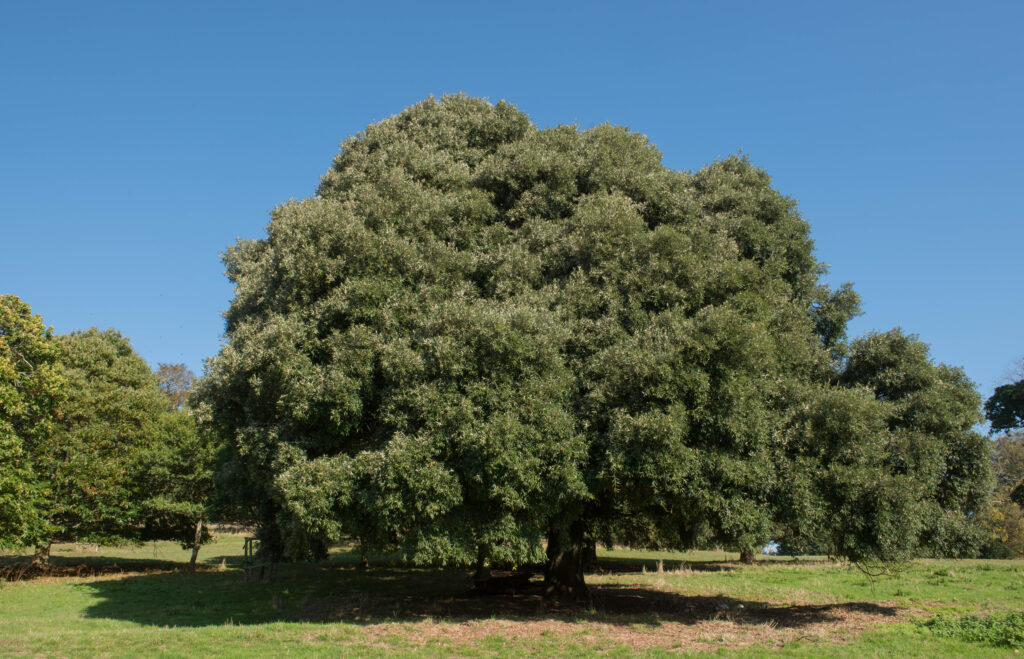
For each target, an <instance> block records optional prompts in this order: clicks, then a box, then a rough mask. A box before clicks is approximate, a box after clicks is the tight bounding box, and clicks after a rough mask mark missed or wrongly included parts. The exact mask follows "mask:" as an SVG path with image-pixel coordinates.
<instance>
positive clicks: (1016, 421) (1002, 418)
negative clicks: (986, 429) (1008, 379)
mask: <svg viewBox="0 0 1024 659" xmlns="http://www.w3.org/2000/svg"><path fill="white" fill-rule="evenodd" d="M985 416H986V417H987V418H988V420H989V422H990V423H991V424H992V432H1000V431H1003V430H1013V429H1014V428H1024V380H1018V381H1017V382H1013V383H1011V384H1004V385H1001V386H999V387H996V390H995V392H994V393H993V394H992V397H991V398H989V399H988V400H987V401H985Z"/></svg>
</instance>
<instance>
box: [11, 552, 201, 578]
mask: <svg viewBox="0 0 1024 659" xmlns="http://www.w3.org/2000/svg"><path fill="white" fill-rule="evenodd" d="M31 563H32V559H31V558H24V557H20V556H19V557H8V556H5V557H3V558H0V580H2V581H28V580H31V579H39V578H60V577H98V576H108V575H127V574H140V573H141V574H146V573H151V572H169V571H174V570H180V569H182V564H181V563H179V562H177V561H167V560H160V559H149V558H110V557H104V556H76V557H62V556H54V557H51V558H50V561H49V564H48V565H46V566H44V567H39V566H33V565H32V564H31Z"/></svg>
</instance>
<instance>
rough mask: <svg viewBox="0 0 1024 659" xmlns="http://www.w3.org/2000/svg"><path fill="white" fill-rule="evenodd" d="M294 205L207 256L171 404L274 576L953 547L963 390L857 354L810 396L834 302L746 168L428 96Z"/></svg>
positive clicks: (828, 345)
mask: <svg viewBox="0 0 1024 659" xmlns="http://www.w3.org/2000/svg"><path fill="white" fill-rule="evenodd" d="M318 192H319V194H318V195H317V196H316V197H314V198H311V199H306V200H302V201H296V202H291V203H288V204H286V205H284V206H281V207H279V208H277V209H275V210H274V211H273V213H272V218H271V222H270V224H269V225H268V227H267V238H266V239H264V240H256V241H239V242H238V243H237V244H236V245H235V246H233V247H231V248H230V249H229V250H228V251H227V253H226V254H225V263H226V266H227V273H228V276H229V278H230V279H231V281H232V282H233V283H234V286H235V299H234V301H233V302H232V304H231V307H230V309H229V310H228V312H227V314H226V319H227V338H228V342H227V344H226V345H225V346H224V348H223V349H222V351H221V353H220V354H219V355H218V356H217V357H216V358H214V359H213V360H211V362H210V363H209V364H208V369H207V373H208V375H207V377H206V378H204V380H203V382H202V383H201V384H200V386H199V389H198V391H197V400H198V401H200V405H199V409H200V410H201V414H202V416H203V418H204V420H205V421H206V423H207V424H208V427H209V428H210V429H211V430H212V431H214V432H216V433H217V435H218V436H219V437H220V439H221V440H222V441H223V442H224V443H225V446H226V456H227V460H226V462H225V464H224V467H223V469H222V472H221V485H222V489H223V490H224V491H226V492H230V493H232V495H233V496H234V497H235V503H236V504H237V505H239V506H241V507H244V508H245V509H246V510H248V511H249V513H250V514H251V516H252V518H253V519H254V520H256V521H257V522H258V524H259V526H260V534H261V538H262V540H263V546H264V547H265V548H267V550H268V551H270V552H271V554H273V555H275V556H282V555H288V556H292V557H301V556H323V555H324V552H325V551H326V548H327V546H328V545H329V544H330V543H331V542H333V541H335V540H337V539H338V538H339V537H340V536H341V535H342V534H350V535H352V536H353V537H355V538H357V539H358V541H359V542H360V543H361V544H362V545H363V546H364V547H365V548H367V549H371V550H379V551H387V550H402V551H405V552H407V553H408V555H409V556H410V557H412V558H413V559H415V560H417V561H421V562H440V563H467V562H471V561H473V560H474V559H475V558H476V557H477V556H478V553H482V554H483V555H485V556H487V557H489V558H491V559H493V560H501V561H513V562H516V561H518V562H521V561H527V560H536V559H537V558H538V557H539V556H540V555H541V544H542V543H543V541H544V540H545V539H547V540H548V541H549V542H556V541H557V542H563V541H566V542H571V543H574V544H579V543H581V542H592V541H594V540H602V541H605V542H622V543H628V544H631V545H634V546H648V547H662V546H664V547H676V548H686V547H693V546H697V545H701V544H705V543H720V544H725V545H732V546H747V547H749V546H757V545H758V544H760V543H763V542H764V541H766V540H768V539H769V538H771V537H779V535H780V534H783V535H785V536H786V538H787V540H790V541H792V542H798V541H799V540H800V538H801V537H806V538H822V537H828V538H830V540H831V541H832V542H833V544H834V546H835V550H836V552H837V553H840V554H843V555H846V556H850V557H851V558H855V559H858V560H859V559H867V558H882V559H896V558H901V557H905V556H907V555H909V554H912V553H919V552H920V551H922V550H923V548H924V547H927V546H928V545H935V546H937V547H938V549H936V550H935V551H939V552H941V553H949V552H953V553H955V552H957V551H959V550H960V549H961V548H962V546H964V545H966V544H969V542H970V539H969V538H967V537H966V536H964V535H963V534H961V535H960V536H957V535H956V534H955V533H953V531H951V530H950V529H951V528H954V527H955V528H959V526H958V525H960V524H961V522H962V521H963V518H965V517H966V516H969V515H970V513H971V510H972V509H973V506H975V505H976V504H977V503H978V501H979V496H980V497H982V498H983V491H984V487H982V488H981V490H982V494H979V492H978V490H977V488H976V482H975V481H976V480H977V479H979V478H981V479H983V478H984V477H985V475H986V473H985V471H984V465H987V454H986V453H985V452H984V448H985V447H984V444H983V443H979V441H978V438H976V437H975V436H974V435H971V434H969V433H968V432H966V430H965V428H964V427H963V423H965V422H968V426H967V428H969V425H970V424H973V423H974V421H975V420H976V418H977V407H978V404H979V403H978V401H977V400H976V397H977V396H976V394H973V392H972V391H971V390H970V384H969V382H967V380H966V378H964V377H963V374H962V373H961V372H959V371H957V370H955V369H948V368H946V367H940V366H934V365H932V364H931V362H930V361H928V359H927V352H926V351H922V350H921V348H920V346H918V345H917V344H915V343H912V342H911V343H909V344H908V346H909V347H908V348H906V350H904V352H906V353H907V354H906V355H904V354H903V352H900V350H902V348H901V349H900V350H897V349H896V348H893V349H892V350H893V351H895V352H894V353H893V354H896V355H897V356H898V357H899V359H900V360H901V361H900V364H901V365H903V366H906V367H907V368H908V369H910V370H909V371H908V372H907V373H906V374H905V375H904V376H899V377H903V378H904V379H905V380H906V382H904V383H903V384H902V385H899V386H902V387H903V388H902V389H900V390H899V391H895V390H894V391H893V392H892V393H886V392H883V391H882V389H884V388H885V386H888V385H887V384H886V379H887V378H889V379H899V377H897V376H898V373H897V372H896V370H895V369H896V367H895V366H894V367H893V368H890V369H889V370H887V371H885V372H884V373H882V370H884V369H883V366H884V364H883V363H882V362H881V361H878V360H881V359H882V358H883V357H884V355H882V354H881V353H879V354H878V355H877V357H878V359H876V358H875V357H876V356H874V352H877V351H874V348H873V347H872V346H874V345H875V343H878V342H879V341H880V339H876V338H869V339H868V340H866V342H865V343H864V344H863V345H861V344H857V345H855V348H854V351H853V353H854V354H853V355H852V356H851V358H850V361H849V365H848V367H847V370H846V371H845V372H844V373H843V375H842V376H841V377H840V376H839V374H837V372H836V368H837V367H838V365H839V364H841V363H842V359H843V357H844V355H846V345H845V342H844V337H845V327H846V323H847V321H848V320H849V319H850V318H851V317H852V316H853V315H855V314H856V313H857V311H858V306H859V300H858V298H857V296H856V294H855V293H854V292H853V291H852V290H851V289H850V287H848V286H843V287H841V288H840V289H839V290H837V291H830V290H829V289H827V288H826V287H824V286H823V284H822V283H821V282H820V279H819V277H820V276H821V275H822V273H823V272H824V270H825V268H824V266H823V265H822V264H820V263H819V262H818V261H816V259H815V258H814V255H813V243H812V241H811V239H810V235H809V227H808V225H807V223H806V222H805V221H804V220H803V218H801V216H800V215H799V213H798V212H797V211H796V206H795V202H794V201H793V200H792V199H790V198H788V197H785V196H783V195H781V194H779V193H778V192H777V191H776V190H775V189H773V188H772V187H771V179H770V178H769V177H768V175H767V174H766V173H765V172H763V171H761V170H759V169H757V168H756V167H754V166H752V165H751V164H750V163H749V162H748V161H747V160H746V159H745V158H740V157H735V156H733V157H730V158H728V159H725V160H722V161H719V162H716V163H713V164H712V165H710V166H708V167H706V168H704V169H702V170H700V171H698V172H695V173H692V174H690V173H686V172H677V171H672V170H669V169H667V168H665V167H664V166H663V165H662V164H661V154H660V153H659V152H658V151H657V149H655V148H654V146H653V145H651V144H650V143H649V142H648V140H647V139H646V138H645V137H644V136H642V135H639V134H636V133H631V132H629V131H628V130H627V129H625V128H621V127H615V126H607V125H605V126H598V127H596V128H592V129H588V130H580V129H578V128H577V127H575V126H557V127H554V128H549V129H538V128H537V127H535V126H533V125H532V124H531V123H530V122H529V120H528V119H527V117H526V116H525V115H524V114H522V113H521V112H519V111H518V110H516V109H515V108H513V107H512V106H510V105H508V104H506V103H499V104H497V105H490V104H489V103H487V102H485V101H482V100H479V99H472V98H467V97H465V96H450V97H445V98H443V99H442V100H441V101H436V100H433V99H430V100H427V101H424V102H423V103H420V104H418V105H415V106H413V107H411V108H409V109H407V110H406V111H404V112H402V113H401V114H400V115H397V116H395V117H391V118H389V119H386V120H384V121H382V122H380V123H378V124H374V125H371V126H368V127H367V128H366V130H365V131H364V132H362V133H360V134H359V135H357V136H355V137H353V138H350V139H348V140H346V141H345V142H344V143H343V145H342V149H341V153H340V154H339V155H338V156H337V157H336V158H335V161H334V164H333V166H332V168H331V169H330V170H329V171H328V172H327V174H326V175H325V176H324V177H323V179H322V181H321V184H320V187H319V190H318ZM897 343H898V342H897ZM858 346H860V347H858ZM882 361H884V360H882ZM876 362H878V363H876ZM880 369H882V370H880ZM880 373H882V374H881V375H880ZM922 378H923V380H922ZM837 380H838V382H837ZM918 380H921V382H918ZM896 384H898V383H896ZM894 386H895V384H894ZM972 395H973V396H974V398H972V397H971V396H972ZM971 404H973V405H974V410H973V411H971V410H970V409H969V407H970V405H971ZM944 406H945V407H948V408H949V410H951V411H950V412H948V413H947V412H944V411H943V409H944ZM950 415H951V416H950ZM947 417H948V418H947ZM978 460H980V461H981V464H982V467H978V465H977V462H978ZM580 529H582V535H581V533H580V531H579V530H580ZM929 551H931V549H930V548H929Z"/></svg>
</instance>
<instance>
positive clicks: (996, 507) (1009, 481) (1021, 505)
mask: <svg viewBox="0 0 1024 659" xmlns="http://www.w3.org/2000/svg"><path fill="white" fill-rule="evenodd" d="M992 473H993V476H994V479H993V482H994V484H993V488H992V489H993V491H992V503H991V507H990V508H989V509H987V510H986V511H985V515H984V516H983V517H982V527H983V528H984V529H985V530H986V531H987V532H988V533H989V535H990V540H989V543H988V544H987V545H986V546H985V547H983V549H982V551H983V556H985V557H986V558H1009V557H1011V556H1024V501H1021V500H1020V499H1019V494H1017V493H1019V492H1021V490H1024V432H1021V431H1016V432H1011V433H1008V434H1006V435H1005V436H1003V437H999V438H997V439H996V440H995V441H993V442H992Z"/></svg>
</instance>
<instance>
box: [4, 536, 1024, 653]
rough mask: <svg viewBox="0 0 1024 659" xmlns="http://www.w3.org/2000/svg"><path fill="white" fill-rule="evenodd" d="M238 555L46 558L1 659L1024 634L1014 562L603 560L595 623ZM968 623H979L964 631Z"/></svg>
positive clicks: (344, 567)
mask: <svg viewBox="0 0 1024 659" xmlns="http://www.w3.org/2000/svg"><path fill="white" fill-rule="evenodd" d="M241 553H242V537H241V536H239V535H230V534H224V535H220V536H218V537H217V538H216V540H215V542H214V543H212V544H210V545H207V546H205V547H204V548H203V551H202V552H201V554H200V560H201V562H202V566H201V568H200V569H199V570H198V571H196V572H195V573H189V572H187V571H185V570H183V566H184V563H185V562H186V561H187V560H188V552H186V551H182V550H181V549H180V548H179V547H178V546H176V545H173V544H171V543H157V544H149V545H145V546H141V547H128V548H114V549H108V548H104V549H101V550H100V551H98V552H97V551H94V550H90V549H89V548H86V547H75V546H70V545H69V546H64V545H59V546H55V547H54V551H53V556H54V558H53V562H54V565H55V567H56V568H58V569H59V570H60V571H61V572H62V574H64V575H74V574H76V573H77V574H79V575H84V576H51V577H43V578H36V579H32V580H23V581H19V582H8V583H3V584H2V586H0V654H3V655H14V656H19V655H20V656H83V655H86V656H128V655H132V656H138V655H160V656H194V655H196V654H203V655H206V654H215V655H218V656H253V655H260V656H282V655H284V656H292V655H294V656H329V655H334V656H337V655H340V654H344V655H346V656H381V655H383V654H405V655H417V656H436V655H439V654H458V655H465V656H474V657H485V656H505V655H520V654H525V653H533V654H542V655H560V656H564V655H583V654H591V653H594V652H595V651H599V652H601V653H605V654H608V655H611V656H627V655H633V654H636V653H640V654H651V655H662V654H667V653H676V652H679V651H687V652H694V653H701V654H703V653H707V654H715V655H716V656H733V655H743V656H761V655H766V654H769V653H770V654H783V655H787V656H815V657H816V656H822V655H829V656H850V657H853V656H857V657H860V656H865V655H867V656H888V655H894V654H900V655H904V656H908V657H937V656H997V655H1014V654H1015V651H1021V650H1024V617H1021V616H1017V615H1016V614H1012V612H1014V611H1020V610H1021V609H1024V561H920V562H918V563H915V564H913V565H910V566H906V567H905V569H903V570H901V571H899V572H898V573H896V574H894V575H890V576H882V577H875V578H872V577H869V576H867V575H865V574H864V573H862V572H860V571H859V570H857V569H856V568H851V567H848V566H841V565H836V564H832V563H828V562H826V561H822V560H802V561H789V560H764V561H760V562H759V563H758V564H757V565H753V566H744V565H740V564H738V563H736V562H735V559H736V558H737V557H736V555H735V554H723V553H722V552H691V553H687V554H677V553H669V552H631V551H607V552H602V553H601V555H600V558H601V564H602V572H601V573H599V574H592V575H588V577H587V580H588V583H589V584H590V587H591V590H592V593H593V596H594V605H593V607H592V608H583V607H570V606H552V605H545V603H544V602H543V601H542V599H541V598H540V596H539V594H537V593H534V592H528V593H524V594H515V595H512V594H506V595H492V596H473V595H471V594H469V589H470V586H471V580H470V577H469V572H468V571H464V570H439V569H421V568H411V567H408V566H405V565H402V564H401V563H400V562H398V561H396V560H385V559H381V560H378V561H374V563H373V565H372V566H371V568H370V569H368V570H363V569H360V568H359V566H358V560H357V558H358V557H357V556H355V555H353V554H352V553H350V552H348V551H345V550H338V551H336V552H334V553H333V554H332V555H331V559H330V560H329V561H326V562H324V563H320V564H296V565H282V566H281V567H280V570H279V572H278V577H277V580H276V581H275V582H274V583H271V584H252V583H244V582H243V580H242V577H241V570H240V565H241ZM15 560H20V559H18V558H16V557H6V558H4V559H3V561H6V562H7V564H10V563H11V562H12V561H15ZM1006 614H1011V615H1009V616H1008V617H1007V616H1006ZM965 615H971V616H978V617H982V616H989V615H991V616H992V617H990V618H988V619H987V620H982V621H976V620H973V619H970V618H969V619H966V622H965V621H964V620H962V619H960V618H959V617H960V616H965ZM936 620H937V622H934V621H936ZM928 621H933V622H932V623H931V624H928ZM979 630H980V631H979ZM993 630H995V631H993ZM962 639H971V640H962Z"/></svg>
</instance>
